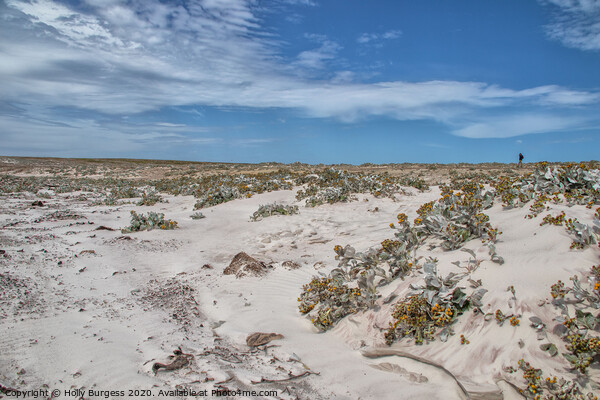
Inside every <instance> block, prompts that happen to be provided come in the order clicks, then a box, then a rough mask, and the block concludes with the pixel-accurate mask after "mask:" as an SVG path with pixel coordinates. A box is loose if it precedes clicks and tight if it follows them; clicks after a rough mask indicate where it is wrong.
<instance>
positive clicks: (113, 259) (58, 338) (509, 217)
mask: <svg viewBox="0 0 600 400" xmlns="http://www.w3.org/2000/svg"><path fill="white" fill-rule="evenodd" d="M330 167H334V168H337V169H340V170H348V171H350V172H362V173H378V174H379V173H388V174H389V175H390V176H396V177H407V178H418V179H420V180H422V181H423V182H425V183H426V184H428V185H429V188H426V189H421V190H419V189H417V188H415V187H410V186H407V187H405V188H403V190H402V191H401V192H399V193H397V194H396V195H394V196H393V198H390V197H380V198H377V197H375V196H373V195H372V194H368V193H366V194H364V193H362V194H357V195H356V200H355V201H351V202H344V203H335V204H324V205H320V206H317V207H305V205H304V201H298V200H296V196H295V195H296V192H297V191H298V190H299V189H301V187H295V188H293V189H291V190H277V191H271V192H265V193H261V194H255V195H253V196H252V197H250V198H242V199H236V200H232V201H229V202H226V203H223V204H219V205H216V206H212V207H207V208H203V209H201V210H199V211H201V212H202V213H203V214H204V215H205V217H206V218H203V219H197V220H195V219H192V218H190V216H191V215H192V214H193V213H194V212H196V211H195V210H194V204H195V203H196V200H197V199H196V198H194V196H192V195H178V196H175V195H172V194H164V193H161V194H160V196H161V197H162V199H163V200H164V202H158V203H156V204H154V205H152V206H145V205H137V204H136V203H137V201H138V200H139V197H138V198H123V199H119V200H118V201H117V202H116V204H113V205H105V204H101V200H102V198H103V197H105V195H106V194H105V193H99V192H89V191H87V192H82V191H76V192H72V191H65V192H64V193H61V192H62V190H60V182H62V181H65V182H66V181H73V180H78V179H86V180H90V181H93V180H97V179H106V178H110V179H115V180H118V179H124V180H130V181H145V180H152V179H165V180H173V182H176V181H177V180H178V179H180V178H182V177H184V178H202V177H206V176H210V175H214V174H228V175H237V174H246V175H252V174H256V173H265V172H273V171H277V170H280V169H287V170H289V171H293V172H311V173H316V174H318V173H319V172H320V171H324V170H326V169H327V168H330ZM531 170H533V166H531V165H526V166H525V168H524V169H520V170H517V169H516V165H515V164H512V165H507V164H479V165H470V164H458V165H441V164H435V165H434V164H430V165H419V164H394V165H362V166H351V165H335V166H325V165H319V166H311V165H304V164H291V165H283V164H277V163H265V164H254V165H250V164H222V163H191V162H170V161H144V160H84V159H49V158H16V157H0V176H2V177H3V179H5V181H4V182H5V183H6V182H8V181H6V179H8V178H7V177H10V179H25V178H26V179H33V180H35V182H37V183H36V185H38V187H36V191H35V192H31V191H18V192H6V191H2V192H0V227H1V228H0V250H1V251H2V254H0V289H1V290H2V292H1V294H0V385H2V386H1V388H0V389H2V391H3V392H2V393H0V396H2V395H5V396H7V395H10V389H18V390H35V389H43V390H48V391H49V392H51V391H52V390H59V391H60V393H61V394H62V396H61V397H69V398H75V397H82V398H86V399H87V398H123V397H133V398H146V396H145V395H147V394H149V393H152V395H153V396H154V397H160V398H192V397H191V396H187V397H186V396H183V395H182V394H184V392H183V391H184V390H188V391H190V390H193V391H196V392H197V393H200V394H203V393H202V391H206V392H205V393H206V396H202V395H200V396H198V397H199V398H203V397H206V398H211V393H212V391H213V390H215V389H220V390H231V391H237V390H238V389H239V390H241V391H244V392H242V393H241V395H240V393H237V392H236V393H235V395H233V394H232V393H230V394H231V396H225V397H231V398H281V399H296V398H297V399H321V398H323V399H328V398H330V399H375V398H378V399H455V398H457V399H466V398H484V399H502V398H505V399H518V398H524V396H522V395H521V394H519V392H518V389H524V388H526V386H527V383H526V381H525V379H524V378H523V371H521V370H519V369H518V365H517V363H518V361H519V360H520V359H525V360H527V361H528V362H530V363H531V365H534V366H535V367H537V368H541V369H543V372H544V377H546V376H557V377H559V378H561V377H564V378H565V379H569V380H573V379H574V380H576V381H577V382H579V383H580V384H581V385H582V386H583V387H584V389H585V390H586V391H587V392H595V393H598V391H599V390H600V389H599V385H600V372H599V369H598V362H597V360H596V361H595V362H594V363H593V364H592V366H591V367H590V368H589V369H588V371H587V373H586V375H582V374H580V373H578V372H577V371H574V370H572V369H570V368H569V367H570V366H569V363H568V362H567V361H566V360H565V359H564V358H563V357H562V355H561V354H558V355H556V356H551V355H550V354H549V353H548V352H547V351H543V350H542V349H540V345H541V344H544V343H555V344H556V346H557V347H558V349H559V352H560V353H565V352H566V350H565V343H564V342H563V341H562V339H561V338H560V336H559V335H558V334H556V333H554V332H553V329H552V328H553V327H554V326H555V325H557V322H556V321H555V320H554V318H556V317H557V316H559V314H560V313H559V311H558V310H557V309H556V307H555V306H554V305H552V297H551V296H550V287H551V285H553V284H555V283H556V282H557V281H558V280H562V282H565V283H569V282H570V280H569V277H571V276H574V275H575V276H579V277H580V279H581V280H582V281H583V282H587V281H586V280H587V279H589V271H590V268H591V267H592V266H593V265H597V264H599V261H600V249H599V248H598V247H597V245H594V246H590V247H589V248H587V249H585V250H577V249H571V248H570V244H571V242H572V237H571V236H570V235H569V233H568V232H567V231H566V230H565V228H564V227H560V226H552V225H544V226H540V222H541V219H542V217H543V215H545V214H547V213H548V212H550V213H552V214H553V215H555V214H558V213H560V212H561V211H565V212H566V214H567V215H568V216H569V217H576V218H578V220H579V221H581V222H583V223H587V224H590V225H591V224H593V219H594V210H595V209H596V207H597V205H595V206H594V207H593V209H592V210H590V209H588V208H586V207H584V206H583V205H573V206H568V205H566V204H549V205H548V206H549V207H550V209H549V210H548V212H544V213H542V214H540V215H539V216H537V217H535V218H532V219H527V218H525V216H526V215H527V214H528V213H529V204H528V205H526V206H524V207H515V208H510V209H505V208H504V207H503V206H502V204H501V202H500V201H496V202H495V203H494V205H493V206H492V207H491V208H490V209H488V210H486V214H487V215H489V218H490V223H491V224H492V225H493V226H497V227H498V228H499V229H500V230H501V231H502V235H500V238H499V240H498V242H497V243H496V250H497V253H498V254H499V255H501V256H502V257H503V258H504V261H505V262H504V264H502V265H499V264H498V263H494V262H492V261H491V260H490V258H489V256H488V248H487V247H485V246H483V245H482V242H481V240H480V239H473V240H469V241H468V242H466V243H465V244H464V248H467V249H470V250H472V251H473V252H474V253H475V254H477V256H478V258H479V259H480V260H482V261H481V264H480V265H479V267H478V268H477V269H476V270H475V271H473V272H472V273H471V274H470V275H469V279H472V280H473V281H478V280H481V282H482V287H484V288H485V289H486V290H487V293H486V294H485V296H484V297H483V307H481V309H482V311H483V313H494V311H495V310H497V309H500V310H502V311H503V312H504V314H505V315H510V314H514V315H520V318H519V319H520V323H519V324H518V325H516V326H513V325H512V324H510V323H509V321H506V322H505V323H504V324H502V325H499V324H498V323H497V322H496V320H495V319H494V318H492V319H491V320H490V319H489V318H485V317H484V315H483V314H482V313H476V312H472V311H471V310H469V311H467V312H466V313H465V314H464V315H462V316H461V317H460V318H458V319H457V321H456V323H455V324H454V325H453V331H454V335H453V336H450V337H449V339H448V340H447V341H446V342H442V341H441V340H435V341H433V342H431V343H429V344H424V345H415V343H414V340H410V339H408V338H405V339H403V340H400V341H397V342H396V343H394V344H393V345H392V346H388V345H387V344H386V343H385V339H384V333H385V330H386V328H387V327H388V324H389V322H390V321H391V313H392V309H393V305H394V303H395V301H397V300H398V299H400V298H403V297H404V296H406V295H407V294H408V293H409V292H410V291H411V288H410V285H411V284H413V285H418V284H421V283H422V281H423V276H424V275H423V272H422V269H415V270H414V271H412V272H411V273H410V274H409V275H407V276H406V277H405V279H397V280H395V281H393V282H392V283H390V284H388V285H386V286H384V287H382V288H381V289H380V295H381V296H380V297H379V298H378V300H377V301H376V304H375V306H374V307H372V308H370V309H368V310H364V311H360V312H358V313H356V314H353V315H350V316H348V317H346V318H344V319H342V320H341V321H340V322H339V323H337V324H336V325H335V326H334V327H333V328H332V329H330V330H328V331H327V332H325V333H320V332H319V330H318V329H317V328H315V327H314V326H313V324H312V323H311V320H310V318H307V317H306V316H304V315H302V314H301V313H300V312H299V311H298V301H297V299H298V297H299V296H300V294H301V292H302V287H303V285H305V284H307V283H308V282H310V281H311V279H312V278H313V277H314V276H317V275H318V274H319V273H322V274H327V273H328V272H329V271H331V270H332V269H333V268H334V267H336V266H337V263H338V261H336V260H335V255H336V254H335V252H334V251H333V247H334V246H336V245H341V246H346V245H352V246H353V247H354V248H355V249H356V250H357V251H360V252H363V251H366V250H368V249H369V248H377V247H380V243H381V242H382V241H383V240H385V239H390V238H393V231H392V229H390V227H389V225H390V223H394V222H396V220H397V219H396V218H397V215H398V214H399V213H405V214H407V215H408V217H409V219H410V220H411V221H412V220H413V219H414V218H415V217H417V210H418V209H419V207H420V206H421V205H422V204H424V203H427V202H430V201H433V200H437V199H438V198H439V197H440V188H439V186H438V185H439V184H442V183H450V182H451V181H452V179H453V177H454V178H456V177H457V176H458V177H460V176H463V177H465V176H468V177H471V178H473V179H477V177H479V176H499V175H506V176H515V175H517V174H520V173H523V172H528V171H531ZM11 182H12V181H11ZM3 185H4V183H3ZM37 201H41V202H42V204H41V205H40V204H39V203H37V204H38V205H34V202H37ZM273 202H278V203H280V204H284V205H298V206H299V213H298V214H295V215H286V216H280V215H276V216H271V217H268V218H264V219H262V220H259V221H251V220H250V216H251V215H252V214H253V213H254V212H255V211H256V210H257V209H258V207H259V206H260V205H263V204H269V203H273ZM132 210H134V211H136V212H138V214H141V213H147V212H149V211H155V212H159V213H164V214H165V216H166V218H169V219H172V220H175V221H177V222H178V228H177V229H173V230H161V229H154V230H151V231H142V232H133V233H128V234H125V233H122V232H121V229H122V228H125V227H127V226H128V225H129V222H130V212H131V211H132ZM107 228H108V229H107ZM240 252H245V253H247V254H248V255H250V256H251V257H253V258H255V259H256V260H259V261H262V262H264V263H265V265H269V266H270V267H269V268H267V269H268V270H267V272H266V273H265V274H263V275H262V276H251V275H250V274H248V275H246V276H241V277H236V275H226V274H224V271H225V269H226V268H227V267H228V266H229V265H230V263H231V261H232V260H233V258H234V257H235V256H236V254H238V253H240ZM418 255H419V256H421V257H423V258H422V260H423V259H425V257H428V256H431V257H435V258H437V259H438V270H439V272H440V273H441V274H442V275H447V274H448V273H450V272H460V271H461V269H460V268H459V267H458V266H456V265H455V264H452V263H453V262H456V261H460V262H461V263H466V262H467V260H468V259H469V257H470V255H469V254H468V253H467V252H464V251H461V250H452V251H445V250H443V249H442V248H441V247H440V246H434V245H430V246H427V245H424V246H421V247H420V248H419V250H418ZM459 286H461V287H465V288H468V287H469V284H468V283H467V281H466V280H465V281H462V282H461V283H460V285H459ZM510 286H512V287H513V288H514V294H513V293H512V292H511V291H510V290H507V289H508V288H509V287H510ZM394 296H395V297H396V300H394V301H390V299H391V298H393V297H394ZM596 312H597V310H596ZM531 317H537V318H539V319H540V320H541V321H542V322H543V324H544V325H545V327H546V329H545V330H543V332H542V334H541V338H540V332H539V329H536V328H535V327H532V326H531V322H530V318H531ZM254 332H264V333H277V334H280V335H283V337H282V338H279V339H276V340H273V341H271V342H269V343H268V344H266V345H263V346H258V347H253V346H248V344H247V341H246V339H247V337H248V335H250V334H252V333H254ZM461 334H462V335H464V337H465V338H467V339H468V340H469V344H461V340H460V335H461ZM596 336H597V333H596ZM174 351H175V352H176V353H180V352H181V354H179V356H177V355H175V357H171V358H169V357H170V356H173V355H174ZM177 360H180V361H181V360H185V361H182V364H184V365H183V366H182V367H181V368H175V367H174V368H173V369H172V370H167V369H165V368H158V369H156V368H154V369H153V366H155V364H156V363H162V364H165V365H166V364H169V363H171V362H173V361H177ZM514 370H516V371H514ZM66 390H82V392H81V394H82V396H65V391H66ZM90 390H91V391H90ZM136 390H137V392H136ZM160 390H163V392H160ZM174 390H179V391H180V392H179V394H178V393H174V392H172V391H174ZM261 390H262V391H275V392H272V393H262V394H260V395H256V396H251V395H249V391H255V392H258V391H261ZM107 391H113V393H107ZM114 391H117V392H114ZM118 391H123V393H122V394H123V395H121V393H118ZM130 391H133V392H130ZM140 391H141V392H140ZM149 391H150V392H149ZM165 391H171V392H165ZM71 393H74V392H71ZM42 394H43V393H42ZM42 397H50V395H48V396H42ZM529 397H531V394H529Z"/></svg>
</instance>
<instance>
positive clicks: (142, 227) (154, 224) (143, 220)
mask: <svg viewBox="0 0 600 400" xmlns="http://www.w3.org/2000/svg"><path fill="white" fill-rule="evenodd" d="M157 228H160V229H175V228H177V222H176V221H172V220H170V219H168V220H165V215H164V214H163V213H155V212H152V211H151V212H149V213H148V214H138V213H136V212H135V211H131V223H130V224H129V226H128V227H126V228H123V229H121V232H123V233H131V232H139V231H150V230H152V229H157Z"/></svg>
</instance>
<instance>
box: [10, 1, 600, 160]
mask: <svg viewBox="0 0 600 400" xmlns="http://www.w3.org/2000/svg"><path fill="white" fill-rule="evenodd" d="M0 142H1V143H2V144H1V145H0V154H2V155H13V156H15V155H20V156H57V157H126V158H154V159H179V160H196V161H225V162H265V161H278V162H286V163H287V162H295V161H300V162H307V163H353V164H361V163H366V162H371V163H390V162H398V163H402V162H428V163H430V162H440V163H453V162H474V163H475V162H486V161H497V162H514V161H515V160H516V155H517V154H518V153H519V152H523V153H524V154H525V157H526V158H525V161H529V162H531V161H541V160H549V161H570V160H576V161H579V160H590V159H599V158H600V151H599V150H598V149H600V0H538V1H536V0H495V1H492V0H490V1H481V0H464V1H461V0H457V1H448V0H436V1H434V0H420V1H399V0H395V1H376V0H370V1H369V0H362V1H358V0H344V1H342V0H328V1H324V0H269V1H266V0H264V1H262V0H196V1H185V0H178V1H164V0H163V1H160V0H82V1H75V0H70V1H50V0H0Z"/></svg>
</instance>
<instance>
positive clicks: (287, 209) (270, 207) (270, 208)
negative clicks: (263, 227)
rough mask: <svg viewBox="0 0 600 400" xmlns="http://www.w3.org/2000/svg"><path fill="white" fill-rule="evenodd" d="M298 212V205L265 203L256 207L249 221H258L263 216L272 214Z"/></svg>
mask: <svg viewBox="0 0 600 400" xmlns="http://www.w3.org/2000/svg"><path fill="white" fill-rule="evenodd" d="M293 214H298V206H293V205H285V204H278V203H271V204H265V205H261V206H259V207H258V210H256V211H255V212H254V213H253V214H252V215H251V216H250V220H251V221H260V220H261V219H263V218H267V217H270V216H272V215H293Z"/></svg>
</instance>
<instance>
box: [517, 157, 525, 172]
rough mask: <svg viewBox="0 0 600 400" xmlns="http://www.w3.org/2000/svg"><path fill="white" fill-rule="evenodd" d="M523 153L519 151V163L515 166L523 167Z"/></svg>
mask: <svg viewBox="0 0 600 400" xmlns="http://www.w3.org/2000/svg"><path fill="white" fill-rule="evenodd" d="M524 158H525V157H523V154H521V153H519V164H517V168H523V159H524Z"/></svg>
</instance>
